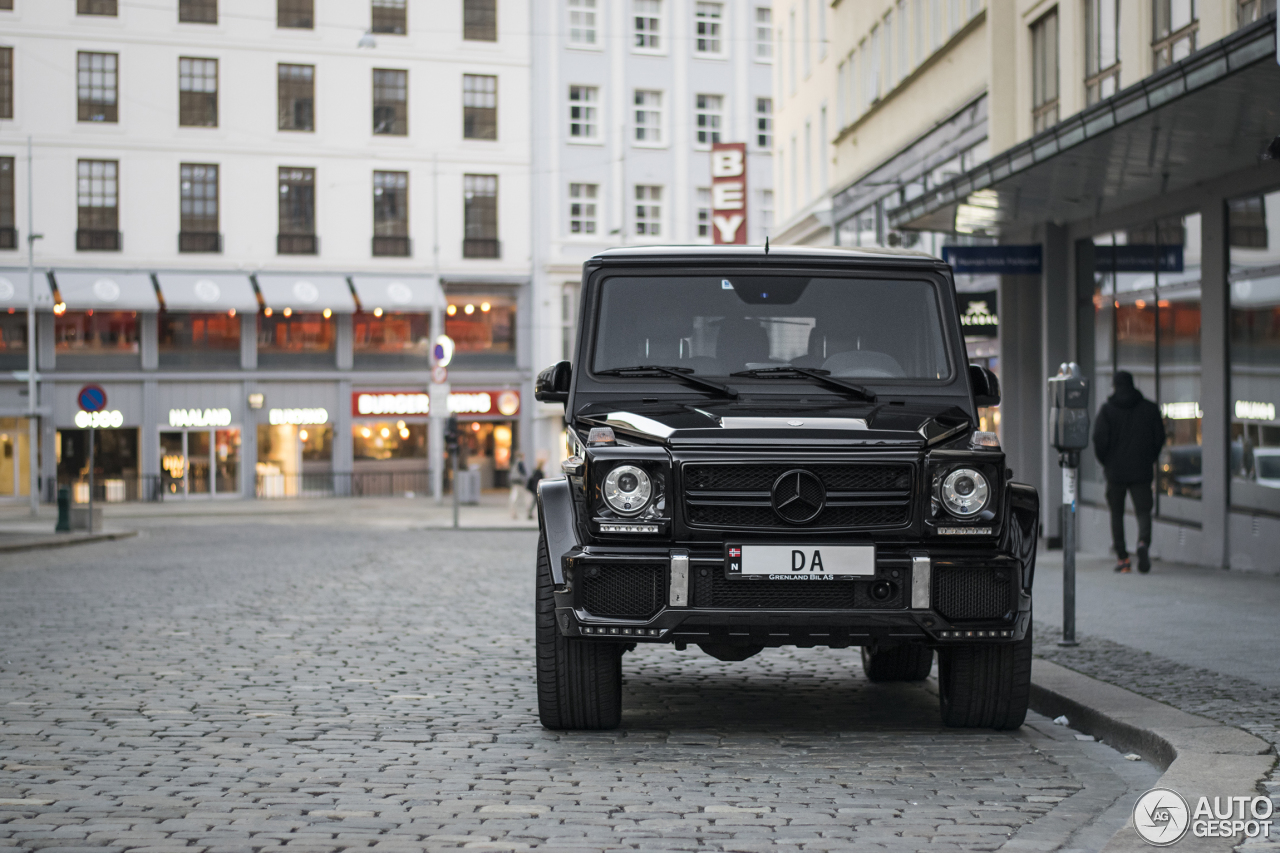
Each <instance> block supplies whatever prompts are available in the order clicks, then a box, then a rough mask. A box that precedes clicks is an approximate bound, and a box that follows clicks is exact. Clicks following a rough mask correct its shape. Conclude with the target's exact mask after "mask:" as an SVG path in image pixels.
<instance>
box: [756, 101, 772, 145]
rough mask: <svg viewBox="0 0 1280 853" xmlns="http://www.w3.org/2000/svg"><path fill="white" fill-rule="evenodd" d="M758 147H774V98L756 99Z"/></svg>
mask: <svg viewBox="0 0 1280 853" xmlns="http://www.w3.org/2000/svg"><path fill="white" fill-rule="evenodd" d="M756 145H757V146H759V147H760V148H772V147H773V98H756Z"/></svg>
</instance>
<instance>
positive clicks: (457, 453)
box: [453, 444, 462, 529]
mask: <svg viewBox="0 0 1280 853" xmlns="http://www.w3.org/2000/svg"><path fill="white" fill-rule="evenodd" d="M461 460H462V445H461V444H459V445H458V446H457V447H456V448H455V449H454V451H453V526H454V528H455V529H457V527H458V472H459V471H460V470H461V468H459V467H458V466H459V464H460V463H461Z"/></svg>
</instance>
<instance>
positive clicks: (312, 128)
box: [276, 62, 316, 133]
mask: <svg viewBox="0 0 1280 853" xmlns="http://www.w3.org/2000/svg"><path fill="white" fill-rule="evenodd" d="M286 68H289V69H295V68H303V69H307V70H308V72H309V74H308V75H294V74H293V72H290V77H289V78H286V77H285V69H286ZM299 81H305V83H306V89H307V90H308V91H307V95H308V97H307V98H302V97H301V95H300V93H301V92H302V90H303V88H304V87H303V84H302V83H301V82H299ZM295 88H296V89H297V90H298V91H297V92H296V93H294V92H290V91H289V90H291V89H295ZM308 100H309V101H310V103H311V112H310V116H309V119H310V124H309V125H308V126H307V127H286V126H285V116H286V115H290V116H292V117H293V121H294V123H295V124H296V119H297V116H298V104H299V103H301V102H303V101H308ZM286 104H288V105H289V106H290V107H292V109H290V110H288V111H286V110H285V106H286ZM276 130H278V131H287V132H289V133H315V132H316V67H315V66H314V65H304V64H301V63H294V62H279V63H276Z"/></svg>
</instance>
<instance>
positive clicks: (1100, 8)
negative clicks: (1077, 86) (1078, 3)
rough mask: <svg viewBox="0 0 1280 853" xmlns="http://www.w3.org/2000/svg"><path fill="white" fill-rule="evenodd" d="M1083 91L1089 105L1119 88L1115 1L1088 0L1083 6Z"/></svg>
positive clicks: (1118, 53) (1117, 1)
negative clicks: (1084, 6) (1086, 4)
mask: <svg viewBox="0 0 1280 853" xmlns="http://www.w3.org/2000/svg"><path fill="white" fill-rule="evenodd" d="M1084 59H1085V71H1084V73H1085V81H1084V85H1085V93H1086V97H1087V99H1088V102H1089V103H1090V104H1096V103H1097V102H1098V101H1101V100H1103V99H1104V98H1109V97H1111V96H1112V95H1114V94H1115V93H1116V92H1117V91H1119V89H1120V3H1119V0H1088V6H1087V7H1086V9H1085V44H1084Z"/></svg>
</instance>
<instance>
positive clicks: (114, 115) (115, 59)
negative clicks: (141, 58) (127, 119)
mask: <svg viewBox="0 0 1280 853" xmlns="http://www.w3.org/2000/svg"><path fill="white" fill-rule="evenodd" d="M94 57H102V59H103V64H104V67H102V68H93V67H92V65H93V58H94ZM108 58H109V59H110V65H111V68H109V69H108V68H106V67H105V65H106V63H107V59H108ZM86 60H88V63H89V67H87V68H86V67H85V61H86ZM95 74H101V75H102V76H103V83H102V85H96V84H95V83H94V82H93V78H94V75H95ZM86 75H88V77H87V78H86ZM108 77H109V79H110V86H107V85H106V80H107V78H108ZM86 79H87V80H88V82H87V83H86ZM86 92H88V93H89V94H90V95H92V94H93V93H94V92H102V93H103V94H104V95H105V94H108V93H109V94H110V100H101V101H95V100H93V99H92V98H90V99H88V100H86V98H85V97H84V96H85V93H86ZM95 105H97V106H98V108H99V109H100V111H101V113H102V116H103V117H102V118H94V117H93V116H94V115H95V114H96V112H97V111H96V110H95ZM76 123H77V124H79V123H85V124H119V123H120V54H118V53H106V52H99V51H92V50H80V51H76Z"/></svg>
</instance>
